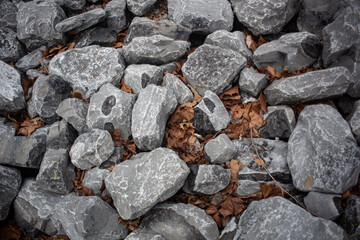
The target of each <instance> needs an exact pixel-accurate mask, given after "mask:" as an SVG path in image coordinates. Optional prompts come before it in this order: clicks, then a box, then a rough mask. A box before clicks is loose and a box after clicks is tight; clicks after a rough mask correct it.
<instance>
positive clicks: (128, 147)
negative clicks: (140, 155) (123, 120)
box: [110, 129, 137, 160]
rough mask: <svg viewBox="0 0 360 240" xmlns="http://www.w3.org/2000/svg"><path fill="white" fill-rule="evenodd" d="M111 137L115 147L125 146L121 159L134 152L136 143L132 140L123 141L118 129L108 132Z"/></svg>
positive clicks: (128, 156) (125, 158)
mask: <svg viewBox="0 0 360 240" xmlns="http://www.w3.org/2000/svg"><path fill="white" fill-rule="evenodd" d="M110 134H111V137H112V139H113V142H114V145H115V147H121V146H124V147H125V151H124V155H123V157H122V158H121V159H122V160H127V159H129V158H130V157H131V156H132V155H134V154H136V153H137V151H136V145H135V143H134V140H129V141H125V140H124V139H123V138H122V137H121V135H120V131H119V130H118V129H115V131H114V132H110Z"/></svg>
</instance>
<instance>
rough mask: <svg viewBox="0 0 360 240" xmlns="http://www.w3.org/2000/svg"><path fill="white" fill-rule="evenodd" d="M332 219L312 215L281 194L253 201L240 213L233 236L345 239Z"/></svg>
mask: <svg viewBox="0 0 360 240" xmlns="http://www.w3.org/2000/svg"><path fill="white" fill-rule="evenodd" d="M346 238H347V235H346V233H345V232H344V230H343V229H342V228H341V227H339V226H337V225H336V224H335V223H333V222H332V221H329V220H325V219H322V218H316V217H313V216H312V215H311V214H310V213H308V212H307V211H306V210H304V209H302V208H301V207H299V206H297V205H295V204H294V203H292V202H290V201H289V200H286V199H285V198H282V197H272V198H267V199H263V200H260V201H253V202H251V203H250V205H249V206H248V208H247V209H246V210H245V211H244V213H243V214H242V215H241V216H240V219H239V223H238V227H237V232H236V235H235V237H234V239H244V240H245V239H319V240H320V239H323V240H325V239H326V240H327V239H346Z"/></svg>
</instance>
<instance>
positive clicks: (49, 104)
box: [28, 75, 71, 123]
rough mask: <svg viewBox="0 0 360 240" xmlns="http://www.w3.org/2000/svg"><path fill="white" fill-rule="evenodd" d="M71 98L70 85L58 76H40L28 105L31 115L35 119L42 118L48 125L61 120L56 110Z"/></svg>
mask: <svg viewBox="0 0 360 240" xmlns="http://www.w3.org/2000/svg"><path fill="white" fill-rule="evenodd" d="M69 97H71V87H70V85H69V83H67V82H65V81H64V79H63V78H62V77H60V76H57V75H49V76H40V77H39V78H38V79H37V80H36V82H35V84H34V86H33V90H32V97H31V100H30V101H29V103H28V112H29V115H30V116H31V117H32V118H33V117H36V116H40V118H41V119H42V120H43V121H44V122H46V123H52V122H55V121H57V120H59V116H58V115H57V114H56V109H57V108H58V106H59V104H60V103H61V102H62V101H63V100H64V99H66V98H69Z"/></svg>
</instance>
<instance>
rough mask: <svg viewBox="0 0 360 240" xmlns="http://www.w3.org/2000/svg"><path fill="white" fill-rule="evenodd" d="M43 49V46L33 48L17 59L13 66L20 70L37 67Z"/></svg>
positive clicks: (24, 70)
mask: <svg viewBox="0 0 360 240" xmlns="http://www.w3.org/2000/svg"><path fill="white" fill-rule="evenodd" d="M45 50H46V47H45V46H42V47H40V48H38V49H35V50H34V51H32V52H31V53H29V54H27V55H25V56H24V57H22V58H20V59H19V61H17V62H16V64H15V67H16V68H17V69H19V70H20V71H22V72H26V71H28V70H29V69H34V68H38V67H39V66H40V65H41V62H40V59H41V58H42V51H43V52H44V51H45Z"/></svg>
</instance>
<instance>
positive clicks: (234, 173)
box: [226, 159, 242, 180]
mask: <svg viewBox="0 0 360 240" xmlns="http://www.w3.org/2000/svg"><path fill="white" fill-rule="evenodd" d="M226 166H227V168H229V169H230V170H231V179H233V180H237V178H238V173H239V172H240V170H241V167H242V163H241V162H239V161H238V160H235V159H231V160H230V161H227V162H226Z"/></svg>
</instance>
